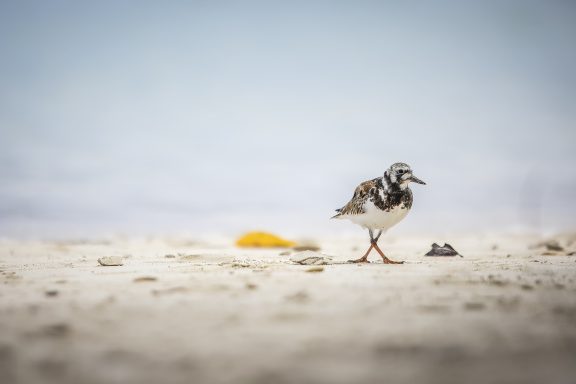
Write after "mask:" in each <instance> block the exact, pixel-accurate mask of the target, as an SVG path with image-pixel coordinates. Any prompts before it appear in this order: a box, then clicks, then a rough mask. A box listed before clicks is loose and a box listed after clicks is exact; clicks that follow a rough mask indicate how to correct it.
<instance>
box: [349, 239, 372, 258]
mask: <svg viewBox="0 0 576 384" xmlns="http://www.w3.org/2000/svg"><path fill="white" fill-rule="evenodd" d="M372 248H374V243H372V242H371V243H370V248H368V250H367V251H366V253H365V254H364V256H362V257H361V258H359V259H356V260H348V262H349V263H369V261H368V255H369V254H370V251H372Z"/></svg>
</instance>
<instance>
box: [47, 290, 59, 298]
mask: <svg viewBox="0 0 576 384" xmlns="http://www.w3.org/2000/svg"><path fill="white" fill-rule="evenodd" d="M58 293H59V292H58V291H57V290H55V289H52V290H49V291H46V292H44V294H45V295H46V296H47V297H56V296H58Z"/></svg>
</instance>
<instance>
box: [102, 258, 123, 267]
mask: <svg viewBox="0 0 576 384" xmlns="http://www.w3.org/2000/svg"><path fill="white" fill-rule="evenodd" d="M98 262H99V263H100V265H102V266H104V267H116V266H120V265H124V261H122V258H121V257H120V256H105V257H101V258H99V259H98Z"/></svg>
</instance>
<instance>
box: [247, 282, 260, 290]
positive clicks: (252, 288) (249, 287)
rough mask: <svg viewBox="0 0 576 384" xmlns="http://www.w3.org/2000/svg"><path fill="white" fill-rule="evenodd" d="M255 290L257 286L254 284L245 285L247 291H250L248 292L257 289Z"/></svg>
mask: <svg viewBox="0 0 576 384" xmlns="http://www.w3.org/2000/svg"><path fill="white" fill-rule="evenodd" d="M257 288H258V286H257V285H256V284H254V283H246V289H248V290H250V291H253V290H255V289H257Z"/></svg>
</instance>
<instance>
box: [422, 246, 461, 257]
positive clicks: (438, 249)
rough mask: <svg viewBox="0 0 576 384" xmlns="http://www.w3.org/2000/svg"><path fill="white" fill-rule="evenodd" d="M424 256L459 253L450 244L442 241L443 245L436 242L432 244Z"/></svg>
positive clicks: (457, 254) (456, 254)
mask: <svg viewBox="0 0 576 384" xmlns="http://www.w3.org/2000/svg"><path fill="white" fill-rule="evenodd" d="M425 256H460V257H463V256H462V255H461V254H459V253H458V252H457V251H456V250H455V249H454V248H453V247H452V246H451V245H450V244H448V243H444V245H443V246H439V245H438V244H436V243H434V244H432V249H431V250H430V251H428V253H427V254H426V255H425Z"/></svg>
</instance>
